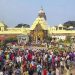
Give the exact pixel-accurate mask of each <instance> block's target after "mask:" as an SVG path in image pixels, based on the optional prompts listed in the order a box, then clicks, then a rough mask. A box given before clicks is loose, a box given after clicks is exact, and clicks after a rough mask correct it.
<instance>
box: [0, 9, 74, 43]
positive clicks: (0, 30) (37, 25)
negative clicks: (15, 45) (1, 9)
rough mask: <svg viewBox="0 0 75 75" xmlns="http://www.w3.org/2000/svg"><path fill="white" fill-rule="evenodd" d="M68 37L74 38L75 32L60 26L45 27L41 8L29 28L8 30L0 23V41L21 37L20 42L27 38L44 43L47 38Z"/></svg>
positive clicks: (44, 16) (45, 20)
mask: <svg viewBox="0 0 75 75" xmlns="http://www.w3.org/2000/svg"><path fill="white" fill-rule="evenodd" d="M69 28H72V27H69ZM68 35H69V36H72V37H74V36H75V30H65V29H64V27H63V25H62V24H59V25H57V26H53V27H49V26H48V25H47V18H46V14H45V12H44V10H43V8H41V9H40V11H39V12H38V17H37V18H36V19H35V21H34V22H33V24H32V25H31V27H30V28H24V27H23V26H22V27H21V28H8V27H5V24H4V23H3V22H0V41H3V40H4V39H6V38H8V37H18V38H22V37H23V38H22V40H23V39H24V40H28V37H31V40H32V41H33V42H36V43H37V42H43V41H46V37H47V36H51V37H52V38H56V39H57V40H59V39H62V40H64V39H65V38H66V36H68ZM21 36H22V37H21ZM24 36H25V37H24Z"/></svg>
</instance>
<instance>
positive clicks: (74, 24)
mask: <svg viewBox="0 0 75 75" xmlns="http://www.w3.org/2000/svg"><path fill="white" fill-rule="evenodd" d="M63 26H64V27H65V28H68V27H69V26H73V27H75V21H68V22H65V23H64V24H63Z"/></svg>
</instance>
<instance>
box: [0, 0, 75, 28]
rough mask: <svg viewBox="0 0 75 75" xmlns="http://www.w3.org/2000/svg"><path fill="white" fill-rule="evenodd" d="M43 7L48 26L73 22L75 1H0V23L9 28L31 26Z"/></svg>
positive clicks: (74, 19) (74, 18)
mask: <svg viewBox="0 0 75 75" xmlns="http://www.w3.org/2000/svg"><path fill="white" fill-rule="evenodd" d="M41 6H42V7H43V9H44V11H45V13H46V17H47V24H48V26H56V25H59V24H63V23H64V22H66V21H75V0H0V21H3V22H4V23H5V24H7V25H8V26H9V27H14V26H16V25H17V24H20V23H24V24H29V25H32V24H33V22H34V21H35V19H36V18H37V16H38V11H39V10H40V9H41Z"/></svg>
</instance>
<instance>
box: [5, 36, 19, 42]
mask: <svg viewBox="0 0 75 75" xmlns="http://www.w3.org/2000/svg"><path fill="white" fill-rule="evenodd" d="M17 41H18V40H17V38H12V37H10V38H7V39H6V40H5V43H11V42H17Z"/></svg>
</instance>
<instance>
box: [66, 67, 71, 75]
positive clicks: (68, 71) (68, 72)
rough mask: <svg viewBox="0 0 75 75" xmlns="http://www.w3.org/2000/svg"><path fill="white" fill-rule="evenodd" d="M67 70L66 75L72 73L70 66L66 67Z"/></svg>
mask: <svg viewBox="0 0 75 75" xmlns="http://www.w3.org/2000/svg"><path fill="white" fill-rule="evenodd" d="M65 70H66V75H70V74H71V73H70V70H69V67H68V66H67V67H65Z"/></svg>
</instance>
